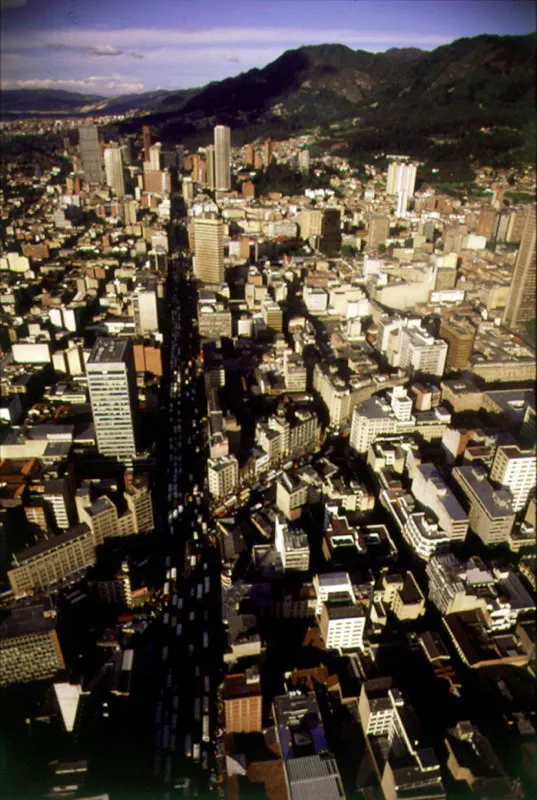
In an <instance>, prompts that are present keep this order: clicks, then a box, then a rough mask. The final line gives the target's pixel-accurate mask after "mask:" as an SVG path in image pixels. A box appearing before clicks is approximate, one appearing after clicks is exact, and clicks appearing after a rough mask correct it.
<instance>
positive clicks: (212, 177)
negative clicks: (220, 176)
mask: <svg viewBox="0 0 537 800" xmlns="http://www.w3.org/2000/svg"><path fill="white" fill-rule="evenodd" d="M215 152H216V151H215V149H214V145H212V144H210V145H209V146H208V147H206V148H205V159H206V169H207V188H209V189H213V190H214V189H216V163H215Z"/></svg>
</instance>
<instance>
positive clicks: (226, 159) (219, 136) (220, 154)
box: [214, 125, 231, 191]
mask: <svg viewBox="0 0 537 800" xmlns="http://www.w3.org/2000/svg"><path fill="white" fill-rule="evenodd" d="M214 149H215V178H216V189H221V190H223V191H228V190H229V189H231V167H230V155H231V131H230V129H229V128H228V127H227V126H226V125H217V126H216V128H215V129H214Z"/></svg>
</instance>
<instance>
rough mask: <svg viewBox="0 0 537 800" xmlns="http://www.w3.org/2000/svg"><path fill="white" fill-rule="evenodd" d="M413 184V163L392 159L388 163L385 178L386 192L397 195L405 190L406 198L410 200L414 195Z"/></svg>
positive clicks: (414, 169) (414, 179)
mask: <svg viewBox="0 0 537 800" xmlns="http://www.w3.org/2000/svg"><path fill="white" fill-rule="evenodd" d="M415 185H416V165H415V164H404V163H401V162H399V161H393V162H392V163H391V164H390V166H389V167H388V175H387V180H386V194H397V195H398V194H400V193H401V192H406V195H407V198H408V199H409V200H410V198H411V197H413V196H414V187H415Z"/></svg>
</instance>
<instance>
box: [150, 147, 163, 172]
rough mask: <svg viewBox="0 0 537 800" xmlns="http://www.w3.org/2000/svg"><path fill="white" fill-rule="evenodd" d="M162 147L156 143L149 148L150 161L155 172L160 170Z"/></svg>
mask: <svg viewBox="0 0 537 800" xmlns="http://www.w3.org/2000/svg"><path fill="white" fill-rule="evenodd" d="M161 147H162V145H161V143H160V142H156V143H155V144H152V145H151V147H150V148H149V158H148V161H149V163H150V164H151V169H152V170H154V171H155V172H158V171H159V170H160V149H161Z"/></svg>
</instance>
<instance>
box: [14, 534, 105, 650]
mask: <svg viewBox="0 0 537 800" xmlns="http://www.w3.org/2000/svg"><path fill="white" fill-rule="evenodd" d="M95 558H96V556H95V544H94V542H93V538H92V535H91V531H90V530H89V528H88V526H87V525H74V526H73V527H72V528H70V529H69V530H68V531H66V532H65V533H61V534H60V535H59V536H53V537H52V538H51V539H48V540H44V541H42V542H39V543H38V544H35V545H33V546H32V547H28V548H27V549H26V550H22V551H21V552H19V553H15V554H14V555H13V567H12V568H11V569H10V570H8V573H7V577H8V580H9V584H10V586H11V590H12V591H13V594H14V595H15V597H23V596H24V595H25V594H28V593H31V592H34V591H43V590H44V589H48V588H49V587H50V586H53V585H54V584H55V583H57V582H58V581H61V580H62V579H63V578H65V577H66V576H67V575H69V576H70V577H71V578H73V577H74V575H75V573H77V572H80V571H82V570H85V569H87V568H88V567H89V566H91V565H92V564H95ZM0 661H1V658H0Z"/></svg>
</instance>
